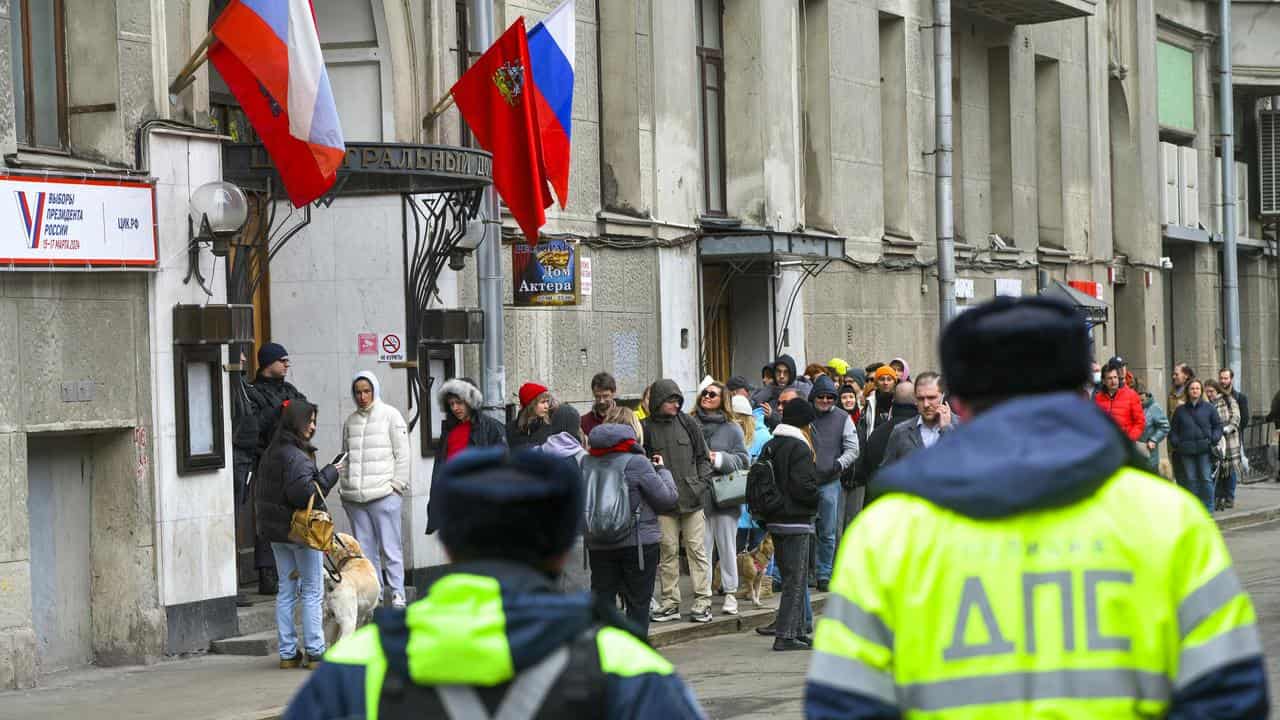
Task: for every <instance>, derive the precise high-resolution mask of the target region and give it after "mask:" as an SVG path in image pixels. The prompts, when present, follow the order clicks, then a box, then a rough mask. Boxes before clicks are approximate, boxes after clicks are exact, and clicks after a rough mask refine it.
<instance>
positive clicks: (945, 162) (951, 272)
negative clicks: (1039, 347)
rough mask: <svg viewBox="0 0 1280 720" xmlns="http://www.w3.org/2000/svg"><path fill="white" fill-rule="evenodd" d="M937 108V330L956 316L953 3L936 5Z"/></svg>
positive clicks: (936, 1) (937, 2)
mask: <svg viewBox="0 0 1280 720" xmlns="http://www.w3.org/2000/svg"><path fill="white" fill-rule="evenodd" d="M933 55H934V61H933V77H934V80H933V84H934V98H935V104H936V130H937V137H936V138H935V152H936V157H935V160H936V163H937V167H936V171H935V182H936V188H935V201H936V203H937V211H936V213H937V223H938V330H939V331H941V330H942V328H943V327H945V326H946V324H947V323H948V322H949V321H950V320H951V319H952V318H954V317H955V316H956V258H955V214H954V213H955V209H954V207H953V205H952V200H951V198H952V181H951V175H952V151H953V145H952V137H951V133H952V125H951V122H952V118H951V0H934V3H933Z"/></svg>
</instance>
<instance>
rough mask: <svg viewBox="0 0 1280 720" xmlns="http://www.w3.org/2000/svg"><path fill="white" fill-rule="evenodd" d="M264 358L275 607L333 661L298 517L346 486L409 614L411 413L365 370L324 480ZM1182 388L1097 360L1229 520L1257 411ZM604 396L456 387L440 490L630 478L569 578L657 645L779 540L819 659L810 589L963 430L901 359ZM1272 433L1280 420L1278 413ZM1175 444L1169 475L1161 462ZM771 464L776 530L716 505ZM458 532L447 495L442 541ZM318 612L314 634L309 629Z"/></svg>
mask: <svg viewBox="0 0 1280 720" xmlns="http://www.w3.org/2000/svg"><path fill="white" fill-rule="evenodd" d="M258 360H259V367H260V368H261V369H260V371H259V375H258V377H257V378H256V379H255V382H254V383H253V384H251V385H247V386H246V393H247V397H246V398H245V399H246V402H245V403H244V406H245V408H246V411H245V412H243V413H241V414H240V417H239V418H238V420H237V423H236V442H235V447H236V450H237V454H236V466H237V469H238V471H240V472H239V473H238V478H237V488H240V487H249V486H250V485H252V487H253V496H254V498H255V501H256V503H257V518H258V529H259V533H258V535H259V546H260V547H259V552H258V564H259V567H260V568H262V570H263V577H262V581H263V582H262V586H263V587H262V589H263V590H264V591H270V592H274V591H275V590H276V587H275V586H276V585H277V583H278V584H279V587H280V589H281V590H283V592H282V594H281V601H280V602H278V603H277V615H278V616H279V617H278V621H279V623H278V624H279V626H280V628H279V632H280V639H281V658H282V663H285V662H288V663H297V662H305V658H306V657H308V656H310V657H319V656H320V655H322V654H323V652H324V649H325V648H324V638H323V637H322V636H321V635H320V632H319V627H320V598H321V594H322V578H321V574H322V564H321V558H320V553H319V552H318V551H313V550H309V549H307V548H304V547H301V546H298V545H296V544H294V543H291V542H290V541H289V538H288V519H289V516H290V514H291V513H292V512H293V511H294V510H296V509H299V508H304V507H306V506H307V504H308V502H309V501H310V502H311V503H312V504H313V506H315V507H317V508H323V506H324V496H325V495H326V494H327V493H328V492H329V491H330V489H331V488H333V487H335V486H336V487H337V488H338V489H339V493H340V495H341V497H342V500H343V507H344V510H345V511H346V514H347V516H348V518H349V520H350V523H351V526H352V529H353V532H354V535H355V536H356V538H357V540H358V541H359V542H360V544H361V545H362V546H363V547H364V548H366V549H367V550H368V551H369V554H370V558H371V560H372V561H373V563H374V565H375V567H376V568H377V569H378V573H379V577H380V579H384V580H385V581H386V583H387V585H388V590H389V603H390V604H391V605H393V606H394V607H403V606H404V604H405V592H404V568H403V561H402V551H401V542H402V541H401V531H400V516H401V513H400V503H401V497H402V495H403V494H404V493H405V492H406V490H407V489H408V487H409V485H410V459H409V442H408V431H407V427H406V424H405V421H404V418H403V416H402V415H401V414H400V412H399V411H397V410H396V409H395V408H393V407H391V406H390V405H387V404H386V403H384V402H383V401H382V400H381V397H380V391H379V390H380V389H379V385H378V380H377V377H376V376H375V375H374V374H373V373H370V372H361V373H359V374H357V375H356V377H355V378H354V379H353V381H352V385H351V394H352V399H353V401H354V403H355V407H356V409H355V411H354V412H353V413H352V414H351V415H350V417H349V418H347V420H346V421H345V423H344V425H343V433H342V449H343V454H342V456H341V458H340V459H335V462H334V463H333V464H331V465H328V466H324V467H320V466H319V465H318V464H317V463H316V461H315V452H316V451H315V448H314V447H313V446H312V445H311V443H310V440H311V437H312V435H313V434H314V432H315V421H316V416H317V413H318V410H317V408H316V407H315V406H314V405H311V404H309V403H308V402H307V400H306V397H305V396H304V395H303V394H302V393H301V392H299V391H297V389H296V388H294V387H293V386H292V385H290V384H289V383H288V382H286V381H285V379H284V378H285V376H286V374H287V372H288V368H289V359H288V354H287V352H286V351H285V350H284V348H283V347H281V346H279V345H277V344H271V343H269V344H266V345H264V346H263V347H262V349H261V350H260V352H259V356H258ZM1172 380H1173V384H1172V389H1171V391H1170V393H1169V396H1168V398H1167V401H1166V405H1165V406H1164V407H1162V406H1161V404H1160V403H1159V402H1157V400H1156V398H1154V397H1153V396H1152V394H1151V393H1150V392H1148V391H1146V389H1145V388H1144V386H1143V385H1142V383H1141V382H1139V381H1138V380H1137V379H1136V378H1134V376H1133V375H1132V373H1130V372H1129V371H1128V367H1127V364H1126V363H1125V361H1124V359H1123V358H1120V357H1115V358H1112V359H1111V360H1110V361H1109V362H1108V363H1107V364H1106V365H1105V366H1102V365H1098V364H1097V363H1095V364H1094V370H1093V378H1092V383H1091V387H1088V388H1086V389H1087V390H1088V391H1089V392H1090V394H1091V395H1092V398H1093V400H1094V402H1095V403H1096V405H1097V407H1098V408H1099V409H1100V410H1101V411H1102V412H1103V413H1105V414H1106V415H1107V416H1108V417H1110V418H1111V419H1112V420H1113V421H1114V424H1115V427H1116V429H1117V431H1118V432H1119V433H1121V434H1123V435H1124V437H1125V438H1127V440H1128V441H1130V442H1131V443H1132V447H1133V453H1134V457H1135V462H1136V463H1138V464H1140V465H1145V467H1146V468H1147V469H1149V470H1150V471H1151V472H1152V473H1157V474H1164V475H1166V476H1169V475H1171V476H1172V478H1171V479H1174V480H1176V482H1177V483H1178V484H1179V485H1181V486H1183V487H1185V488H1186V489H1187V490H1189V491H1190V492H1192V493H1193V494H1194V495H1196V497H1197V498H1199V500H1200V501H1201V502H1203V503H1204V505H1205V506H1206V508H1207V509H1208V510H1209V511H1210V512H1212V511H1214V510H1223V509H1229V508H1232V507H1233V506H1234V504H1235V490H1236V485H1237V483H1238V482H1239V478H1240V477H1241V476H1242V475H1243V473H1244V472H1245V465H1244V463H1245V462H1246V459H1245V456H1244V453H1243V443H1242V437H1243V431H1244V429H1245V428H1246V427H1247V423H1248V420H1249V404H1248V399H1247V398H1246V397H1245V396H1244V395H1243V394H1242V393H1241V392H1240V391H1239V390H1238V389H1237V388H1236V387H1235V382H1234V380H1235V378H1234V374H1233V373H1232V372H1231V371H1230V370H1229V369H1223V370H1221V371H1220V372H1219V373H1218V375H1217V378H1216V379H1213V380H1208V381H1206V380H1203V379H1201V378H1199V377H1197V376H1196V374H1195V372H1194V370H1192V369H1191V368H1190V367H1188V366H1187V365H1186V364H1178V365H1177V366H1176V367H1175V369H1174V371H1173V374H1172ZM590 389H591V394H592V397H593V404H592V407H591V409H590V410H589V411H587V412H586V413H585V414H579V413H578V411H576V410H575V409H574V408H573V407H572V406H571V405H569V404H568V403H563V402H561V401H560V400H559V399H558V398H557V397H556V395H555V393H553V392H552V391H551V390H550V389H549V388H547V387H545V386H543V385H541V384H538V383H535V382H527V383H525V384H523V385H521V386H520V388H519V391H518V393H517V397H518V398H519V410H518V411H517V412H516V413H515V414H514V417H513V419H512V420H511V421H510V422H508V423H507V424H506V425H505V426H504V425H503V424H502V423H501V422H499V421H497V420H494V419H493V418H491V417H490V416H488V415H486V414H485V413H484V412H482V407H483V405H484V403H483V397H482V395H481V392H480V390H479V389H478V388H477V387H476V384H475V383H474V382H472V381H470V380H468V379H466V378H455V379H451V380H448V381H447V382H445V383H444V384H443V386H442V387H441V390H440V393H439V398H440V405H441V410H442V412H443V413H444V422H443V426H442V432H441V433H440V435H439V438H438V441H437V447H436V448H435V456H436V459H437V461H436V463H435V465H434V468H433V473H432V474H433V481H434V480H436V479H437V478H438V477H439V475H440V472H441V470H442V469H443V468H444V467H445V466H446V465H447V464H448V462H449V461H450V460H451V459H453V458H455V457H456V456H458V455H459V454H460V453H462V452H463V451H464V450H467V449H471V448H485V447H493V446H502V447H505V448H507V449H509V450H510V451H513V452H514V451H517V450H521V449H532V450H535V451H540V452H542V453H545V454H548V455H552V456H555V457H557V458H568V459H571V460H573V461H574V463H575V464H576V465H577V467H578V468H579V470H580V473H581V477H582V478H584V482H587V483H588V484H589V483H590V482H592V480H591V479H593V478H594V479H595V480H594V481H595V482H599V479H600V478H606V479H607V478H610V477H616V478H618V482H620V483H625V488H626V492H625V495H626V502H625V506H626V507H627V508H628V509H629V510H630V511H631V512H632V513H633V516H632V518H631V522H630V525H629V526H628V527H629V528H630V531H629V532H628V533H627V534H626V535H625V536H613V537H604V536H600V535H597V536H592V534H591V533H586V534H585V536H583V537H580V538H578V541H577V551H578V552H579V553H581V555H582V557H583V562H581V563H569V564H567V566H566V567H565V569H564V571H563V573H562V577H561V589H563V590H585V589H588V588H589V589H591V590H592V591H594V592H595V593H596V594H597V595H599V596H603V597H608V598H617V599H618V600H619V601H620V603H621V606H622V608H623V610H624V612H625V614H626V616H627V617H628V618H629V620H630V621H631V622H632V623H633V624H634V625H635V626H636V627H637V629H639V630H640V631H647V628H648V626H649V624H650V623H666V622H672V621H677V620H681V619H684V618H687V619H688V621H690V622H694V623H706V622H710V621H711V620H712V619H713V615H714V612H715V605H716V603H717V599H716V597H715V595H714V594H713V591H712V588H713V585H714V586H715V587H716V589H717V591H718V593H719V594H720V595H721V596H722V599H720V600H719V601H718V602H719V612H721V613H723V614H726V615H735V614H737V613H738V612H739V608H738V606H739V602H738V601H739V594H740V593H739V591H740V590H742V588H741V587H740V585H741V583H740V578H739V577H738V566H737V556H738V554H739V553H741V552H749V551H752V550H754V549H755V548H757V547H758V546H759V545H760V543H761V542H762V541H763V540H764V538H765V536H766V534H767V535H768V536H769V537H770V538H771V542H772V547H773V548H774V554H773V557H772V558H771V559H770V561H769V564H768V567H767V568H765V572H766V573H767V577H768V578H769V581H770V582H771V583H772V586H773V590H774V592H776V593H778V594H779V595H780V604H779V612H778V614H777V618H776V622H775V623H773V624H770V625H768V626H766V627H762V628H759V629H758V630H757V632H759V633H760V634H762V635H767V636H772V637H773V638H774V649H775V650H797V649H806V648H808V647H809V646H810V643H811V637H812V634H813V613H812V607H811V605H810V599H809V591H810V590H811V589H814V590H817V591H819V592H826V591H828V589H829V584H830V582H831V575H832V568H833V564H834V560H835V554H836V548H837V545H838V542H839V536H840V534H841V532H842V530H843V529H844V528H845V527H847V526H848V524H849V523H850V522H851V521H852V519H853V517H854V516H855V515H856V514H857V513H858V512H859V510H860V509H861V508H862V507H863V506H864V504H865V503H866V502H868V501H870V500H871V498H870V497H868V492H869V488H870V487H871V483H872V480H873V479H874V477H875V475H876V473H877V471H879V470H880V469H881V468H882V467H885V466H887V465H889V464H892V463H895V462H897V461H900V460H902V459H903V458H905V457H907V456H908V455H910V454H911V453H912V452H914V451H915V450H917V449H920V448H929V447H932V446H933V445H934V444H935V443H937V442H938V441H939V439H940V438H941V437H942V436H943V435H944V434H946V433H948V432H950V431H951V429H952V428H953V427H955V426H956V425H957V423H958V422H959V420H958V419H957V418H956V417H955V416H954V415H953V412H952V409H951V407H950V404H949V402H948V398H947V388H946V380H945V378H944V377H941V376H940V375H939V374H938V373H936V372H931V371H928V372H922V373H918V374H916V375H915V376H914V377H913V376H912V373H911V368H910V365H909V364H908V362H907V360H906V359H905V358H901V357H895V358H892V359H891V360H889V361H888V362H883V363H882V362H877V363H873V364H870V365H867V366H866V367H856V366H854V365H851V364H850V363H848V362H846V361H845V360H842V359H840V358H833V359H831V360H830V361H829V362H827V363H826V364H816V363H815V364H810V365H808V366H806V367H805V368H804V372H803V373H800V372H798V368H797V365H796V363H795V360H794V359H793V358H792V357H791V356H789V355H782V356H780V357H778V358H777V359H776V360H775V361H774V362H772V363H770V364H768V365H765V366H764V367H762V368H761V371H760V378H759V382H758V383H753V382H751V381H750V380H748V379H747V378H745V377H742V376H734V377H730V378H728V379H727V380H725V381H723V382H721V381H720V380H718V379H715V378H712V377H707V378H705V379H704V380H703V381H702V382H701V383H700V384H699V386H698V387H697V388H696V389H695V393H694V396H695V398H696V399H695V400H694V402H693V403H692V406H691V407H686V395H685V392H684V389H683V388H681V387H680V386H679V385H678V384H677V383H676V382H675V381H673V380H671V379H660V380H658V381H656V382H654V383H652V384H651V385H649V386H648V387H647V388H646V389H645V391H644V393H643V397H642V398H641V399H640V401H639V402H638V403H626V402H621V401H620V400H619V398H618V387H617V382H616V381H615V379H614V378H613V377H612V376H611V375H610V374H608V373H606V372H601V373H599V374H597V375H595V377H593V378H592V380H591V388H590ZM1277 401H1280V396H1278V397H1277ZM1277 404H1280V402H1274V403H1273V406H1274V405H1277ZM1166 408H1167V410H1168V412H1166ZM1268 421H1277V422H1280V413H1278V412H1277V411H1276V408H1275V407H1273V408H1272V413H1271V415H1269V416H1268ZM1166 441H1167V442H1168V446H1169V447H1168V453H1167V455H1168V458H1169V465H1168V466H1167V470H1166V466H1164V465H1162V462H1161V459H1160V458H1161V453H1160V445H1161V444H1162V443H1164V442H1166ZM761 460H767V461H768V462H769V464H770V468H771V472H772V473H773V478H774V481H775V483H776V485H777V487H778V488H779V489H780V490H781V492H782V494H783V495H784V496H785V497H784V498H783V500H782V502H781V504H780V505H779V506H778V508H777V509H776V510H775V511H774V512H772V513H771V514H768V515H763V516H762V515H761V514H759V513H757V514H753V513H751V512H749V511H748V507H747V505H746V503H739V504H730V505H728V506H726V505H724V504H723V503H718V502H717V501H716V499H715V497H714V493H713V491H712V488H713V486H714V485H716V484H717V483H718V482H726V481H727V480H728V479H730V478H732V477H734V476H741V475H743V474H745V473H746V472H747V471H748V470H749V469H750V468H752V467H753V466H754V465H755V464H757V463H758V462H760V461H761ZM255 471H256V474H257V476H258V478H259V479H258V481H257V482H254V483H250V482H249V478H247V477H244V476H245V475H246V474H249V473H253V472H255ZM1162 471H1163V472H1162ZM242 483H243V484H242ZM441 520H442V511H441V509H440V507H438V502H437V494H436V493H432V495H431V496H430V499H429V504H428V518H427V532H428V533H433V532H435V531H436V530H437V529H438V528H439V527H440V523H441ZM682 557H683V560H684V561H685V563H687V567H688V575H689V578H690V581H691V591H692V601H691V603H690V605H689V612H688V614H687V615H683V614H682V610H681V583H680V578H681V559H682ZM713 573H717V575H718V577H715V578H713ZM268 585H270V587H268ZM298 601H300V602H301V606H302V613H301V615H302V619H303V622H302V627H303V638H301V639H299V638H298V637H297V636H296V635H295V634H294V631H293V621H292V618H293V615H294V606H295V604H298Z"/></svg>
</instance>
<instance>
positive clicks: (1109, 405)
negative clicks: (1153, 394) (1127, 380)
mask: <svg viewBox="0 0 1280 720" xmlns="http://www.w3.org/2000/svg"><path fill="white" fill-rule="evenodd" d="M1093 400H1094V402H1096V403H1098V407H1100V408H1102V411H1103V412H1105V413H1106V414H1108V415H1110V416H1111V419H1112V420H1114V421H1115V423H1116V425H1119V426H1120V430H1121V431H1122V432H1124V434H1125V435H1127V436H1128V437H1129V439H1130V440H1137V439H1138V438H1139V437H1140V436H1141V435H1142V429H1143V427H1145V426H1146V424H1147V417H1146V414H1145V413H1143V412H1142V398H1141V397H1139V396H1138V393H1137V392H1135V391H1134V390H1133V388H1128V387H1124V386H1123V385H1122V386H1120V389H1119V390H1116V396H1115V397H1114V398H1113V397H1111V396H1110V395H1108V394H1107V391H1106V389H1103V390H1100V391H1098V394H1096V395H1094V396H1093Z"/></svg>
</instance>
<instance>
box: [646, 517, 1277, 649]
mask: <svg viewBox="0 0 1280 720" xmlns="http://www.w3.org/2000/svg"><path fill="white" fill-rule="evenodd" d="M1277 511H1280V508H1277ZM809 598H810V599H809V602H810V603H811V604H812V605H813V612H814V614H815V615H816V614H818V613H820V612H822V608H823V607H824V606H825V605H826V604H827V595H826V593H821V594H819V593H816V592H813V591H810V596H809ZM777 613H778V610H777V608H760V609H751V610H743V611H742V612H741V613H740V614H738V615H720V616H717V617H716V618H715V619H714V620H712V621H711V622H709V623H705V624H697V623H691V622H686V621H684V620H680V621H677V622H676V623H672V624H671V625H669V626H659V627H656V628H654V629H653V630H651V631H650V632H649V645H650V646H652V647H654V648H664V647H669V646H671V645H676V644H679V643H684V642H689V641H691V640H703V639H706V638H711V637H718V636H720V635H733V634H735V633H740V632H748V631H751V630H755V629H756V628H758V627H763V626H765V625H768V624H769V623H771V622H773V618H774V616H775V615H777Z"/></svg>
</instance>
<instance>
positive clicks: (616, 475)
mask: <svg viewBox="0 0 1280 720" xmlns="http://www.w3.org/2000/svg"><path fill="white" fill-rule="evenodd" d="M631 457H632V456H631V455H630V454H629V453H614V454H611V455H609V456H607V457H599V458H597V457H588V458H584V459H583V461H582V481H583V484H584V485H585V486H586V491H587V497H586V502H585V503H584V508H583V518H584V524H583V525H584V527H583V534H584V535H585V536H586V540H587V542H588V543H592V544H595V545H622V544H625V543H626V542H628V541H629V540H631V538H632V537H633V536H634V535H635V534H636V533H637V532H638V528H637V525H638V521H639V519H640V508H639V507H636V508H632V507H631V493H630V492H628V488H627V473H626V468H627V462H628V461H629V460H630V459H631Z"/></svg>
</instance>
